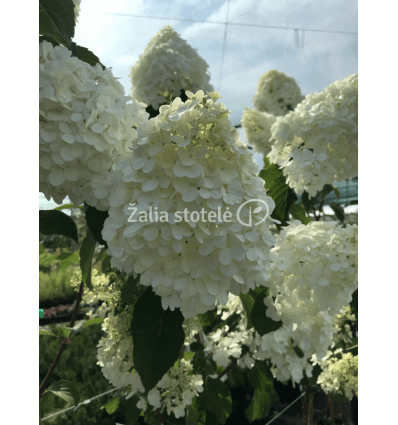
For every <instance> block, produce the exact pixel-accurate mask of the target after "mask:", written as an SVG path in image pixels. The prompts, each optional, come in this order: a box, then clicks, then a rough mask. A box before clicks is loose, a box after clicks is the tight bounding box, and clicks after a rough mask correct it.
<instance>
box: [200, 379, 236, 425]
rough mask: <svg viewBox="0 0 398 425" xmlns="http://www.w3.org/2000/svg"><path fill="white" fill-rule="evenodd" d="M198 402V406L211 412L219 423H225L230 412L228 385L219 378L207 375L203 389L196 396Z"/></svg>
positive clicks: (230, 402) (230, 401)
mask: <svg viewBox="0 0 398 425" xmlns="http://www.w3.org/2000/svg"><path fill="white" fill-rule="evenodd" d="M198 403H199V406H200V407H202V408H203V409H206V410H208V411H209V412H211V413H213V414H214V415H215V416H216V417H217V420H218V422H219V423H221V424H225V422H226V421H227V418H228V417H229V415H230V414H231V412H232V398H231V393H230V391H229V389H228V387H227V386H226V385H225V384H224V383H223V382H221V381H220V380H219V379H213V378H210V377H207V379H206V382H205V385H204V391H203V393H202V394H201V395H200V397H199V398H198ZM206 423H207V412H206Z"/></svg>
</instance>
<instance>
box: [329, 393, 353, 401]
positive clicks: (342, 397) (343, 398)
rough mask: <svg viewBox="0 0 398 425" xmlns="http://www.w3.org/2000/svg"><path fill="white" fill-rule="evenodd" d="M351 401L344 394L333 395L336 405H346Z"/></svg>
mask: <svg viewBox="0 0 398 425" xmlns="http://www.w3.org/2000/svg"><path fill="white" fill-rule="evenodd" d="M347 401H350V400H349V399H348V398H347V397H346V396H345V395H344V394H339V393H334V394H333V402H334V403H346V402H347Z"/></svg>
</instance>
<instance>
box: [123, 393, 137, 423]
mask: <svg viewBox="0 0 398 425" xmlns="http://www.w3.org/2000/svg"><path fill="white" fill-rule="evenodd" d="M138 400H139V397H138V395H134V396H133V397H131V398H129V399H128V400H126V401H125V407H124V416H125V418H126V425H136V424H137V421H138V418H139V417H140V414H141V409H139V408H138V407H137V403H138Z"/></svg>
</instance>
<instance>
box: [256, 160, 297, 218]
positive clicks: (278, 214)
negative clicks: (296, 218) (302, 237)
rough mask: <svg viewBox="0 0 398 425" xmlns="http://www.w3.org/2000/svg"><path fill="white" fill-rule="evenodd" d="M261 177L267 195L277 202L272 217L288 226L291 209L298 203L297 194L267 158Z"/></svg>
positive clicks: (279, 170) (280, 171)
mask: <svg viewBox="0 0 398 425" xmlns="http://www.w3.org/2000/svg"><path fill="white" fill-rule="evenodd" d="M259 175H260V177H261V178H262V179H263V180H264V182H265V186H264V187H265V189H267V195H268V196H270V197H271V198H272V199H273V200H274V202H275V209H274V211H273V212H272V214H271V217H272V218H274V219H275V220H279V221H280V222H281V224H282V226H286V225H287V221H288V220H289V210H290V207H291V206H292V205H293V204H294V203H295V202H296V201H297V196H296V194H295V193H294V191H293V189H291V188H290V187H289V186H288V185H287V184H286V178H285V177H284V175H283V173H282V170H281V169H279V167H278V166H277V165H276V164H271V163H270V162H269V159H268V158H267V157H264V169H263V170H262V171H261V172H260V174H259Z"/></svg>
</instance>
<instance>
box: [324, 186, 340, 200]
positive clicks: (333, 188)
mask: <svg viewBox="0 0 398 425" xmlns="http://www.w3.org/2000/svg"><path fill="white" fill-rule="evenodd" d="M332 190H333V192H334V194H335V196H336V198H340V192H339V189H337V187H336V186H333V185H332V184H325V186H323V189H322V191H321V197H322V199H324V198H325V196H326V195H328V194H329V193H330V192H331V191H332Z"/></svg>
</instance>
